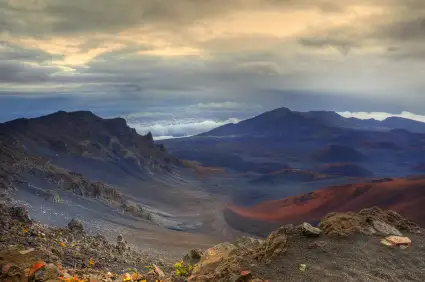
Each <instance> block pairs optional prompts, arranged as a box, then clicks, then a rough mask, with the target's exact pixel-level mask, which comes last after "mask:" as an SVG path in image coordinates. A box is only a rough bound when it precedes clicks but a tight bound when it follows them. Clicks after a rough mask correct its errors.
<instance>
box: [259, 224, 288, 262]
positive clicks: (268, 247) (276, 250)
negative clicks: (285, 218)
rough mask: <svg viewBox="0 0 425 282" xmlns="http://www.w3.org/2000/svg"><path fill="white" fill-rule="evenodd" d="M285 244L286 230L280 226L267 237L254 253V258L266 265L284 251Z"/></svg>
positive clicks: (286, 241) (286, 240)
mask: <svg viewBox="0 0 425 282" xmlns="http://www.w3.org/2000/svg"><path fill="white" fill-rule="evenodd" d="M287 243H288V239H287V236H286V228H285V227H284V226H282V227H280V228H279V229H277V230H276V231H273V232H272V233H270V235H269V236H267V238H266V240H265V241H264V243H263V244H261V246H260V247H259V248H258V249H257V250H256V252H255V253H254V258H257V259H258V260H260V261H261V260H263V261H265V262H266V263H268V262H270V261H271V259H272V258H273V257H275V256H278V255H280V254H281V253H283V252H285V251H286V246H287Z"/></svg>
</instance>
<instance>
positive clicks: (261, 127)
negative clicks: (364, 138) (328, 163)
mask: <svg viewBox="0 0 425 282" xmlns="http://www.w3.org/2000/svg"><path fill="white" fill-rule="evenodd" d="M326 128H328V126H327V125H325V124H323V123H321V122H320V121H318V120H316V119H313V118H309V117H306V116H304V115H303V114H302V113H298V112H293V111H291V110H289V109H287V108H279V109H275V110H272V111H269V112H265V113H263V114H260V115H258V116H256V117H253V118H250V119H247V120H243V121H241V122H239V123H237V124H227V125H223V126H220V127H218V128H215V129H213V130H211V131H208V132H206V133H202V134H199V135H198V136H247V135H250V136H259V135H260V136H264V135H268V136H275V135H281V136H282V135H283V136H290V135H292V134H306V135H310V134H313V133H315V132H318V131H320V130H323V129H326Z"/></svg>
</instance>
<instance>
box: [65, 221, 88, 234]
mask: <svg viewBox="0 0 425 282" xmlns="http://www.w3.org/2000/svg"><path fill="white" fill-rule="evenodd" d="M68 229H69V230H71V231H72V232H76V233H78V232H79V233H81V232H84V227H83V225H82V224H81V222H80V221H78V220H76V219H75V218H73V219H71V221H70V222H69V223H68Z"/></svg>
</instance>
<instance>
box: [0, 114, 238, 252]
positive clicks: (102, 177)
mask: <svg viewBox="0 0 425 282" xmlns="http://www.w3.org/2000/svg"><path fill="white" fill-rule="evenodd" d="M220 171H221V170H220V169H218V170H217V169H212V168H205V167H201V166H199V165H197V166H193V165H192V166H186V165H185V163H184V162H182V161H180V160H179V159H177V158H176V157H174V156H173V155H171V154H169V153H168V152H167V150H166V148H165V147H164V146H163V145H160V144H156V143H155V142H154V141H153V138H152V135H151V134H147V135H145V136H141V135H139V134H137V133H136V131H135V130H134V129H132V128H130V127H128V126H127V124H126V122H125V120H124V119H121V118H114V119H103V118H100V117H98V116H96V115H94V114H93V113H91V112H71V113H67V112H57V113H54V114H51V115H47V116H43V117H40V118H34V119H18V120H14V121H10V122H7V123H4V124H0V199H2V198H5V197H6V199H8V201H10V202H12V203H15V204H20V205H25V206H26V207H28V209H29V212H30V215H31V216H32V217H33V218H34V219H36V220H38V221H40V222H42V223H43V224H50V225H53V226H63V225H65V224H66V223H67V222H68V221H69V220H70V219H71V218H78V219H79V220H80V221H81V222H82V224H83V225H84V227H85V228H86V229H87V230H89V231H90V232H91V233H96V232H101V233H102V234H103V235H104V236H105V237H106V238H107V239H109V240H111V239H113V238H115V237H116V236H117V235H118V234H120V233H122V234H125V235H127V236H128V237H129V243H130V244H136V245H138V247H139V248H142V247H144V248H146V249H148V248H151V247H153V246H156V248H158V252H160V251H161V250H160V249H161V248H171V249H172V250H171V251H170V252H169V255H171V256H172V255H173V252H177V253H180V252H181V250H182V249H186V248H187V247H192V246H193V247H197V246H203V245H205V244H211V243H212V242H216V241H217V240H218V238H223V237H224V238H225V237H226V236H229V232H231V231H230V230H227V229H226V225H225V223H224V222H223V223H222V219H221V217H220V216H218V215H217V214H219V213H217V209H220V207H221V206H222V205H224V203H223V201H222V199H219V198H213V197H212V196H211V195H210V194H208V193H206V192H204V191H203V190H202V188H201V187H202V186H203V185H207V183H208V181H207V179H206V177H210V176H209V175H210V174H209V173H211V172H213V173H216V172H220ZM206 173H208V174H206ZM204 202H206V204H204ZM208 206H211V208H206V207H208ZM212 225H214V226H215V227H214V228H212ZM140 230H143V232H140ZM176 230H178V231H181V232H180V233H177V234H176V232H177V231H176ZM195 230H196V231H197V232H199V235H193V234H192V232H193V231H195ZM170 236H173V237H174V238H176V239H177V238H180V239H179V240H180V244H177V245H176V244H174V245H173V243H170V242H169V237H170ZM167 246H168V247H167Z"/></svg>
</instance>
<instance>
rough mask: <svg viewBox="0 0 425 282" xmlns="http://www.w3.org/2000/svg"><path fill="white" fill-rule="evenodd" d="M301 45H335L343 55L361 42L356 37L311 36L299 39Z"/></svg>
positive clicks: (321, 46)
mask: <svg viewBox="0 0 425 282" xmlns="http://www.w3.org/2000/svg"><path fill="white" fill-rule="evenodd" d="M298 42H299V43H300V44H301V45H304V46H307V47H314V48H324V47H329V46H330V47H335V48H336V49H337V50H338V51H340V52H341V53H342V54H343V55H347V54H348V53H349V51H350V50H351V49H353V48H358V47H361V43H360V42H358V41H357V40H356V39H347V38H346V39H343V38H336V37H335V38H332V37H310V38H301V39H299V40H298Z"/></svg>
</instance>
